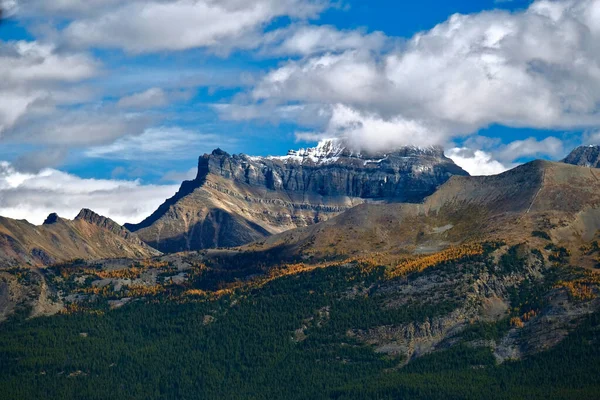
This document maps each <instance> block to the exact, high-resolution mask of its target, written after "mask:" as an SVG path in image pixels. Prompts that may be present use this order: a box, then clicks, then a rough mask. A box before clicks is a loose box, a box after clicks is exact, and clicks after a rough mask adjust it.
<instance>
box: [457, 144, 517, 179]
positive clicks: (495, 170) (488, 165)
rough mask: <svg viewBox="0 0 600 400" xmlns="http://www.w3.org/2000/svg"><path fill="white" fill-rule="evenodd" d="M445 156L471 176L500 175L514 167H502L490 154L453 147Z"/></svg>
mask: <svg viewBox="0 0 600 400" xmlns="http://www.w3.org/2000/svg"><path fill="white" fill-rule="evenodd" d="M446 156H447V157H449V158H451V159H452V161H454V162H455V163H456V164H457V165H458V166H460V167H461V168H462V169H464V170H465V171H467V172H468V173H469V174H471V175H473V176H479V175H496V174H500V173H502V172H504V171H506V170H508V169H510V168H512V167H514V166H515V165H504V164H502V163H501V162H500V161H498V160H495V159H494V158H493V156H492V155H491V154H490V153H487V152H485V151H483V150H473V149H469V148H467V147H454V148H452V149H449V150H446Z"/></svg>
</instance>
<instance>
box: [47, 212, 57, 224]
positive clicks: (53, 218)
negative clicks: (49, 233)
mask: <svg viewBox="0 0 600 400" xmlns="http://www.w3.org/2000/svg"><path fill="white" fill-rule="evenodd" d="M58 221H60V217H59V216H58V214H57V213H52V214H50V215H48V217H46V220H45V221H44V225H52V224H55V223H57V222H58Z"/></svg>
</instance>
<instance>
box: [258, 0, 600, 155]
mask: <svg viewBox="0 0 600 400" xmlns="http://www.w3.org/2000/svg"><path fill="white" fill-rule="evenodd" d="M306 48H307V49H309V50H312V48H311V46H310V45H307V47H306ZM334 49H335V47H334ZM252 96H253V99H254V101H255V102H257V103H259V104H260V103H263V102H270V103H279V104H304V103H307V104H321V106H322V108H323V110H324V112H330V110H331V109H335V108H340V107H343V108H342V109H343V110H346V111H345V112H346V113H347V114H348V113H349V114H352V115H354V116H359V117H360V116H363V117H364V118H365V119H364V120H361V121H359V120H358V119H356V120H355V121H354V122H355V123H352V124H347V126H346V127H345V128H344V126H340V124H338V123H337V122H336V121H335V118H337V117H338V114H336V113H335V112H330V115H331V118H332V121H330V122H329V123H327V124H325V128H324V133H325V134H330V133H331V130H332V129H331V127H332V125H333V126H334V128H335V129H334V130H339V133H340V134H343V133H344V132H346V131H349V132H350V134H352V135H361V134H362V135H364V139H363V140H362V142H364V143H368V142H373V143H377V142H378V141H379V134H378V133H377V130H375V129H367V128H366V127H368V126H374V125H375V123H377V125H379V126H383V127H385V132H386V133H385V135H386V137H387V136H388V135H389V132H392V131H393V130H394V129H395V130H396V131H397V136H398V138H399V139H398V143H399V144H401V143H404V139H405V137H406V135H407V134H406V132H409V133H408V134H409V135H411V134H412V135H413V137H414V142H413V144H417V145H419V144H423V143H422V142H420V140H421V139H423V140H425V143H428V142H430V141H431V139H432V138H435V139H436V140H438V141H439V143H440V144H446V143H448V142H449V141H451V140H453V139H454V138H456V137H459V136H464V135H467V134H472V133H474V132H476V131H478V130H479V129H481V128H485V127H488V126H490V125H492V124H501V125H506V126H510V127H532V128H540V129H585V128H593V127H597V126H600V108H599V107H598V104H600V0H580V1H574V0H562V1H561V0H558V1H546V0H538V1H536V2H534V3H533V4H532V5H531V6H530V7H529V8H528V9H526V10H524V11H519V12H513V13H511V12H507V11H498V10H496V11H487V12H481V13H476V14H470V15H459V14H457V15H454V16H452V17H451V18H450V19H448V20H447V21H446V22H444V23H442V24H439V25H438V26H436V27H434V28H433V29H431V30H429V31H426V32H423V33H419V34H417V35H415V36H414V37H413V38H411V39H410V40H409V41H408V42H406V43H405V44H404V45H403V46H399V47H396V48H394V49H392V50H389V51H388V50H384V51H383V52H380V53H373V52H372V51H365V50H360V49H352V50H347V51H344V52H342V53H337V54H332V53H325V54H316V55H314V56H311V57H308V58H304V59H301V60H295V61H290V62H288V63H286V64H285V65H283V66H281V67H279V68H277V69H275V70H273V71H271V72H269V73H268V74H267V75H266V76H265V77H264V78H263V79H262V80H261V81H260V82H259V83H258V84H257V85H256V87H255V88H254V89H253V91H252ZM357 126H358V127H360V128H359V129H357ZM417 126H418V127H421V128H419V129H418V130H417V133H410V132H411V131H412V132H415V127H417ZM339 128H341V129H339ZM421 129H425V130H429V131H430V132H431V135H421V134H419V133H418V132H420V131H421ZM526 145H527V143H523V144H522V147H520V148H519V149H516V150H519V151H521V149H524V148H525V147H526ZM543 145H544V146H551V147H552V146H554V147H553V148H554V150H553V151H552V152H551V153H550V154H557V153H559V150H558V147H557V146H556V143H550V142H546V143H543ZM515 146H517V144H515ZM523 151H525V150H523ZM517 153H518V152H517Z"/></svg>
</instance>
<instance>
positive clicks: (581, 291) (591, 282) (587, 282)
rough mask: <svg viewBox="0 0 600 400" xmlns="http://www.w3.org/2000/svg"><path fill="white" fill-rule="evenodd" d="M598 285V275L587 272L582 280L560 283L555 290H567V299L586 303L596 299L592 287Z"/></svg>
mask: <svg viewBox="0 0 600 400" xmlns="http://www.w3.org/2000/svg"><path fill="white" fill-rule="evenodd" d="M598 284H600V274H599V273H597V272H595V271H588V272H586V273H585V275H584V276H583V277H582V278H579V279H576V280H573V281H567V282H565V281H560V282H558V283H557V284H556V286H555V287H556V288H564V289H566V290H567V293H568V294H569V297H570V298H571V299H573V300H579V301H586V300H593V299H595V298H596V294H595V293H594V290H593V287H594V286H595V285H598Z"/></svg>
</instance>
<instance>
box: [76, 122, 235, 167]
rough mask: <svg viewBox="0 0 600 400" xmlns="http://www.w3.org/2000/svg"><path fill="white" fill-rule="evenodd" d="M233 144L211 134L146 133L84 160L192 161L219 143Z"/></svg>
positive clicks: (163, 130) (96, 151) (98, 150)
mask: <svg viewBox="0 0 600 400" xmlns="http://www.w3.org/2000/svg"><path fill="white" fill-rule="evenodd" d="M226 142H229V143H233V142H234V141H233V139H226V138H223V137H222V136H220V135H215V134H201V133H197V132H193V131H189V130H185V129H181V128H177V127H161V128H150V129H147V130H146V131H145V132H144V133H143V134H141V135H138V136H126V137H123V138H120V139H119V140H117V141H115V142H114V143H112V144H109V145H106V146H98V147H93V148H90V149H89V150H87V151H86V156H88V157H98V158H107V159H120V160H147V159H182V158H189V157H190V156H192V157H196V156H197V155H198V154H200V153H201V152H202V151H210V150H213V149H214V148H215V147H217V146H219V145H223V143H226Z"/></svg>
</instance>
